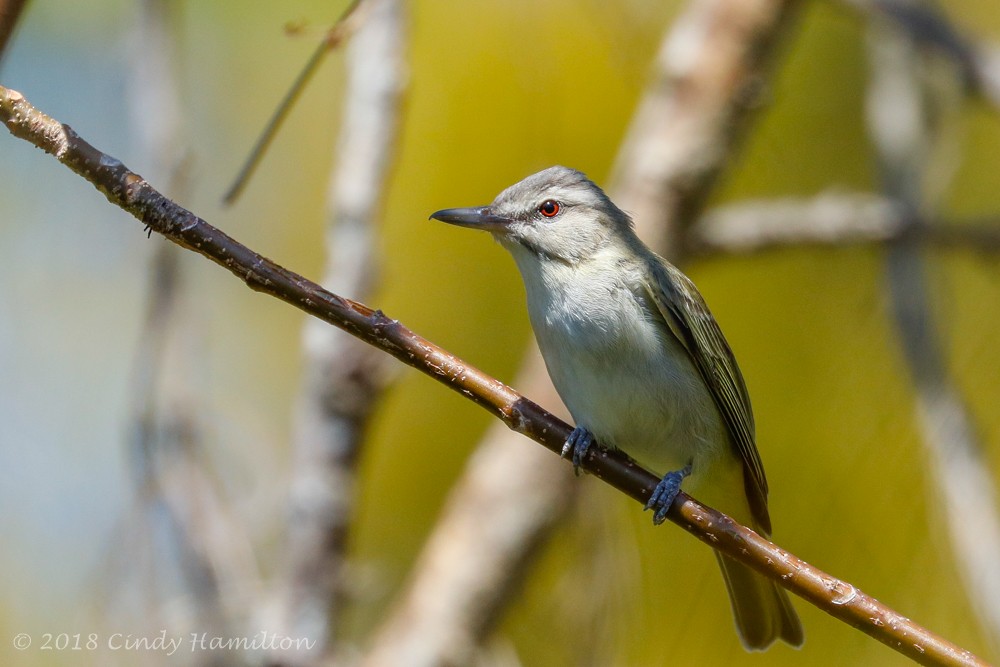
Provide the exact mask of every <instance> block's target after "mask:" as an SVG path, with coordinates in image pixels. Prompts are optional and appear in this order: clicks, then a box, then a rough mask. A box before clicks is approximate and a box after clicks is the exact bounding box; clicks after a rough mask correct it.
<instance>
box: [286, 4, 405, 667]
mask: <svg viewBox="0 0 1000 667" xmlns="http://www.w3.org/2000/svg"><path fill="white" fill-rule="evenodd" d="M366 5H367V7H368V14H367V16H366V19H365V21H364V23H363V24H362V25H361V27H360V28H359V29H358V31H357V32H356V33H355V34H354V35H353V37H352V39H351V42H350V45H349V47H348V50H347V58H346V60H347V71H348V81H347V86H346V90H345V94H344V96H345V109H344V117H343V123H342V125H341V128H340V139H339V141H338V145H337V151H336V152H337V155H336V160H335V164H336V167H335V169H334V170H333V173H332V174H331V183H330V188H329V192H330V200H329V202H328V215H327V230H326V250H327V263H328V265H327V269H326V273H325V275H324V276H323V281H322V284H323V285H324V286H325V287H326V288H327V289H330V290H336V291H339V292H342V293H345V294H351V295H354V296H357V297H358V298H365V297H367V296H369V295H370V294H371V293H372V291H373V290H374V288H375V283H376V281H377V276H378V261H377V256H376V247H377V243H376V238H377V237H376V235H377V222H378V219H379V217H380V213H381V202H382V201H383V200H384V190H385V185H386V183H387V181H388V175H389V170H390V167H391V166H392V164H393V157H394V153H395V149H396V136H397V129H398V126H399V110H400V106H401V104H402V96H403V90H404V88H405V76H406V75H405V54H404V51H405V48H406V40H405V35H404V33H405V32H406V29H405V20H404V16H403V5H402V2H400V0H366ZM303 350H304V355H305V363H304V364H303V366H304V369H305V370H304V376H303V379H302V387H301V394H300V397H299V401H298V414H297V416H296V423H295V438H294V447H295V456H294V462H293V470H292V475H293V479H292V483H291V498H290V502H289V504H290V508H289V517H290V519H289V526H288V529H289V533H288V543H287V551H286V553H287V554H288V556H287V563H286V568H285V572H284V574H283V581H282V582H281V586H282V590H281V591H280V597H281V599H280V602H279V606H278V609H277V610H276V611H277V616H278V618H277V619H275V620H274V621H273V622H268V623H267V627H274V628H277V629H278V631H280V633H281V634H283V635H285V636H291V637H309V638H311V639H313V640H315V641H316V642H317V646H316V647H315V648H314V649H312V650H310V651H284V652H282V653H281V654H280V655H275V656H272V659H273V660H276V661H279V662H280V663H281V664H285V665H304V664H314V663H316V662H318V661H319V660H320V658H321V656H322V655H323V654H325V653H328V652H330V651H333V650H335V649H336V646H335V639H336V637H337V635H338V634H339V633H338V629H339V626H340V610H341V607H342V606H343V603H344V602H345V590H346V588H347V586H345V564H346V559H347V554H346V551H347V542H348V537H349V531H350V527H351V523H352V522H353V520H354V516H355V495H356V494H355V489H356V486H357V483H356V473H357V470H356V468H357V461H358V458H359V454H360V450H361V447H362V445H363V442H364V439H365V436H366V434H367V431H368V422H369V417H370V416H371V414H372V412H373V410H374V409H375V407H376V404H377V403H378V401H379V399H380V397H381V395H382V394H383V390H384V388H385V384H386V382H387V376H388V374H389V371H388V368H387V362H389V361H390V360H389V359H388V358H387V357H386V356H385V355H383V354H380V353H379V351H378V350H377V349H375V348H373V347H371V346H370V345H365V344H364V343H363V342H361V341H360V340H358V339H357V338H354V337H352V336H348V335H347V334H345V333H344V332H342V331H339V330H337V329H335V328H333V327H330V326H327V325H326V324H325V323H323V322H321V321H319V320H317V319H314V318H309V319H308V320H307V321H306V323H305V328H304V331H303Z"/></svg>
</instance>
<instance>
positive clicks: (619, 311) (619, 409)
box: [531, 293, 729, 477]
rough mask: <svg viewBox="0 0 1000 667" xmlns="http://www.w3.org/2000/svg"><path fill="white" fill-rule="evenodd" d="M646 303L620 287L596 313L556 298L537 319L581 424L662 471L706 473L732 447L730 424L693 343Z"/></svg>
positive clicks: (552, 368) (550, 363) (546, 352)
mask: <svg viewBox="0 0 1000 667" xmlns="http://www.w3.org/2000/svg"><path fill="white" fill-rule="evenodd" d="M611 304H617V307H615V308H613V307H611ZM645 308H646V304H645V303H643V302H642V301H641V300H639V299H636V298H635V297H632V296H631V295H623V294H621V293H619V295H618V297H617V298H615V299H610V298H609V299H608V300H607V301H606V302H605V303H603V304H600V303H599V304H595V307H594V308H593V312H590V313H585V312H581V310H582V309H581V308H579V307H577V308H575V309H573V308H570V307H568V306H567V305H566V302H563V303H562V304H553V303H551V302H550V303H549V304H546V308H545V309H544V311H543V312H533V313H532V314H531V315H532V325H533V327H534V329H535V335H536V338H537V339H538V344H539V347H540V349H541V351H542V356H543V357H544V359H545V363H546V366H547V367H548V370H549V375H550V376H551V377H552V381H553V384H555V387H556V390H557V391H558V392H559V395H560V397H561V398H562V399H563V402H564V403H565V404H566V407H567V408H568V409H569V411H570V413H571V414H572V415H573V419H574V420H575V421H576V424H577V425H578V426H583V427H584V428H586V429H588V430H589V431H590V432H591V433H593V434H594V436H595V437H596V438H597V440H598V442H600V443H601V444H602V445H604V446H610V447H616V448H618V449H621V450H622V451H624V452H625V453H627V454H628V455H629V456H631V457H632V458H634V459H636V460H637V461H638V462H639V463H640V464H641V465H643V466H644V467H647V468H649V469H650V470H651V471H652V472H655V473H657V474H659V475H662V474H664V473H666V472H668V471H671V470H678V469H680V468H682V467H683V466H685V465H686V464H688V463H692V464H693V467H694V469H695V475H694V477H700V475H698V474H697V473H698V472H700V471H701V470H703V469H704V468H706V467H711V465H712V464H713V463H714V462H715V461H717V460H718V459H719V458H720V455H721V454H723V453H725V452H728V451H729V441H728V435H727V431H726V427H725V424H724V423H723V421H722V417H721V415H720V413H719V411H718V408H717V406H716V405H715V402H714V400H713V399H712V396H711V394H710V392H709V390H708V388H707V386H706V385H705V383H704V380H703V379H702V377H701V375H700V373H699V372H698V369H697V368H696V367H695V366H694V363H693V362H692V361H691V359H690V357H689V356H688V354H687V351H686V350H685V349H684V348H683V346H682V345H681V344H680V342H679V341H677V340H676V338H674V336H673V335H672V334H671V333H670V332H669V330H668V329H667V328H666V325H665V324H664V323H663V322H662V320H659V319H657V318H656V317H653V316H651V315H650V314H649V313H648V312H646V311H645ZM722 458H726V457H722Z"/></svg>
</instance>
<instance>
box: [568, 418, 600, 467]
mask: <svg viewBox="0 0 1000 667" xmlns="http://www.w3.org/2000/svg"><path fill="white" fill-rule="evenodd" d="M593 444H594V434H593V433H591V432H590V431H588V430H587V429H585V428H583V427H582V426H577V427H576V428H574V429H573V432H572V433H570V434H569V437H568V438H566V444H565V445H563V448H562V457H563V458H564V459H565V458H570V455H572V459H573V472H575V473H576V474H577V475H579V474H580V464H581V463H583V457H584V456H586V455H587V451H588V450H590V446H591V445H593Z"/></svg>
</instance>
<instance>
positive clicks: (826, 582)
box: [0, 86, 986, 667]
mask: <svg viewBox="0 0 1000 667" xmlns="http://www.w3.org/2000/svg"><path fill="white" fill-rule="evenodd" d="M0 119H2V120H3V122H4V124H5V125H6V126H7V128H8V130H9V131H10V132H11V134H13V135H14V136H16V137H19V138H22V139H24V140H26V141H29V142H30V143H32V144H34V145H35V146H37V147H38V148H41V149H42V150H44V151H46V152H47V153H50V154H52V155H53V156H55V157H56V159H57V160H59V161H60V162H61V163H63V164H64V165H66V166H67V167H69V168H70V169H71V170H72V171H74V172H75V173H77V174H78V175H80V176H82V177H83V178H84V179H85V180H87V181H88V182H90V183H91V184H92V185H94V186H95V187H96V188H97V189H98V190H99V191H100V192H101V193H102V194H104V196H105V197H107V199H108V201H110V202H111V203H112V204H114V205H116V206H119V207H120V208H122V209H123V210H125V211H127V212H128V213H131V214H132V215H133V216H134V217H136V218H137V219H138V220H140V221H141V222H143V223H145V225H146V228H147V229H148V230H150V232H153V231H155V232H157V233H159V234H162V235H164V236H165V237H167V238H168V239H169V240H171V241H173V242H174V243H177V244H179V245H181V246H183V247H185V248H188V249H190V250H193V251H195V252H197V253H199V254H201V255H204V256H205V257H206V258H208V259H210V260H211V261H213V262H215V263H216V264H218V265H219V266H221V267H223V268H224V269H226V270H228V271H229V272H230V273H232V274H233V275H235V276H236V277H238V278H239V279H240V280H242V281H243V282H245V283H246V284H247V286H249V287H250V288H251V289H253V290H255V291H259V292H263V293H265V294H269V295H271V296H273V297H275V298H277V299H280V300H282V301H284V302H286V303H288V304H290V305H292V306H295V307H296V308H299V309H300V310H302V311H304V312H306V313H309V314H310V315H313V316H315V317H318V318H319V319H321V320H323V321H325V322H328V323H330V324H333V325H334V326H337V327H339V328H341V329H343V330H344V331H347V332H348V333H350V334H352V335H354V336H356V337H358V338H360V339H361V340H364V341H365V342H367V343H369V344H371V345H374V346H375V347H378V348H379V349H381V350H382V351H384V352H386V353H387V354H390V355H392V356H393V357H395V358H396V359H398V360H400V361H402V362H403V363H404V364H406V365H408V366H411V367H413V368H416V369H417V370H419V371H421V372H422V373H424V374H426V375H428V376H430V377H432V378H434V379H435V380H437V381H438V382H440V383H442V384H444V385H445V386H447V387H449V388H451V389H452V390H453V391H456V392H458V393H460V394H462V395H463V396H465V397H466V398H468V399H469V400H471V401H473V402H475V403H476V404H478V405H479V406H481V407H482V408H484V409H485V410H487V411H488V412H489V413H491V414H492V415H494V416H495V417H497V418H498V419H500V420H502V421H503V422H504V423H505V424H506V425H507V426H508V427H509V428H511V429H512V430H514V431H516V432H518V433H521V434H523V435H525V436H527V437H529V438H531V439H532V440H535V441H536V442H538V443H539V444H541V445H543V446H545V447H546V448H548V449H549V450H551V451H552V452H554V453H556V454H558V453H559V452H561V450H562V445H563V442H564V441H565V440H566V438H567V437H568V436H569V434H570V427H569V426H568V425H567V424H566V423H565V422H563V421H561V420H559V419H557V418H556V417H555V416H554V415H552V414H551V413H549V412H547V411H545V410H544V409H542V408H541V407H540V406H538V405H537V404H536V403H533V402H532V401H530V400H529V399H527V398H525V397H524V396H522V395H521V394H519V393H517V392H516V391H514V390H513V389H511V388H510V387H508V386H507V385H505V384H503V383H502V382H500V381H499V380H496V379H495V378H492V377H490V376H488V375H486V374H485V373H483V372H481V371H479V370H478V369H476V368H474V367H472V366H470V365H469V364H467V363H466V362H464V361H462V360H461V359H459V358H458V357H456V356H454V355H452V354H451V353H449V352H447V351H446V350H444V349H442V348H440V347H438V346H437V345H435V344H434V343H432V342H430V341H428V340H426V339H424V338H421V337H420V336H418V335H417V334H415V333H414V332H412V331H410V330H409V329H407V328H406V327H405V326H403V325H402V324H401V323H400V322H398V321H396V320H392V319H390V318H389V317H387V316H386V315H385V314H383V313H382V312H381V311H379V310H372V309H371V308H369V307H367V306H365V305H364V304H361V303H358V302H356V301H352V300H350V299H346V298H343V297H340V296H338V295H336V294H333V293H331V292H329V291H327V290H325V289H323V288H322V287H320V286H319V285H317V284H316V283H314V282H312V281H310V280H308V279H306V278H304V277H303V276H300V275H298V274H296V273H294V272H292V271H289V270H288V269H285V268H283V267H281V266H279V265H278V264H275V263H274V262H272V261H271V260H269V259H267V258H265V257H262V256H261V255H258V254H257V253H255V252H253V251H252V250H250V249H249V248H247V247H246V246H244V245H243V244H241V243H239V242H238V241H236V240H235V239H233V238H231V237H229V236H228V235H226V234H225V233H224V232H222V231H220V230H218V229H216V228H215V227H212V226H211V225H209V224H208V223H207V222H205V221H204V220H202V219H201V218H199V217H197V216H196V215H194V214H193V213H191V212H190V211H188V210H186V209H184V208H182V207H180V206H178V205H177V204H175V203H174V202H172V201H171V200H169V199H167V198H166V197H164V196H163V195H162V194H160V193H159V192H157V191H156V190H155V189H154V188H153V187H152V186H151V185H149V184H148V183H147V182H146V181H145V180H143V178H142V177H141V176H139V175H138V174H136V173H135V172H132V171H130V170H129V169H128V168H127V167H125V165H123V164H122V163H121V162H120V161H119V160H117V159H115V158H114V157H112V156H110V155H107V154H106V153H103V152H101V151H99V150H98V149H96V148H94V147H93V146H91V145H90V144H88V143H87V142H86V141H84V140H83V139H82V138H80V136H79V135H77V133H76V132H74V131H73V130H72V128H70V127H69V126H67V125H63V124H62V123H60V122H59V121H57V120H55V119H53V118H50V117H48V116H46V115H45V114H43V113H42V112H40V111H38V110H37V109H35V108H34V107H33V106H31V104H29V103H28V101H27V100H25V99H24V97H23V96H22V95H21V94H20V93H18V92H16V91H12V90H9V89H7V88H4V87H2V86H0ZM583 467H584V469H585V470H586V471H587V472H589V473H591V474H593V475H595V476H596V477H598V478H599V479H602V480H603V481H605V482H606V483H608V484H610V485H611V486H613V487H615V488H616V489H618V490H619V491H622V492H623V493H625V494H626V495H628V496H630V497H631V498H633V499H635V500H638V501H639V502H643V503H644V502H645V501H646V500H647V499H648V498H649V494H650V491H651V489H653V488H654V487H655V485H656V484H657V482H658V481H659V480H658V478H657V477H656V476H655V475H653V474H652V473H650V472H649V471H647V470H643V469H642V468H641V467H639V466H638V465H636V464H635V462H634V461H631V460H630V459H629V458H628V457H626V456H624V455H623V454H621V453H618V452H609V451H595V452H593V453H592V454H591V455H589V456H588V457H587V459H586V461H585V462H584V466H583ZM668 518H669V519H670V520H671V521H672V522H673V523H675V524H677V525H678V526H680V527H682V528H684V529H685V530H686V531H688V532H689V533H691V534H692V535H693V536H695V537H697V538H698V539H699V540H701V541H702V542H704V543H706V544H708V545H709V546H711V547H712V548H714V549H717V550H719V551H720V552H722V553H725V554H727V555H729V556H731V557H732V558H734V559H736V560H738V561H740V562H742V563H745V564H747V565H748V566H750V567H752V568H754V569H755V570H757V571H758V572H761V573H762V574H764V575H765V576H768V577H771V578H772V579H773V580H775V581H776V582H778V583H779V584H780V585H782V586H784V587H785V588H787V589H788V590H789V591H791V592H793V593H795V594H796V595H799V596H800V597H802V598H804V599H806V600H808V601H809V602H811V603H812V604H814V605H816V606H817V607H819V608H820V609H822V610H823V611H825V612H827V613H828V614H830V615H831V616H833V617H835V618H838V619H840V620H842V621H844V622H845V623H847V624H849V625H851V626H852V627H854V628H857V629H859V630H861V631H862V632H864V633H865V634H867V635H869V636H871V637H873V638H875V639H877V640H879V641H880V642H882V643H884V644H886V645H887V646H889V647H890V648H892V649H894V650H896V651H898V652H900V653H902V654H903V655H905V656H907V657H909V658H911V659H913V660H914V661H916V662H918V663H920V664H923V665H966V666H977V667H986V663H985V662H984V661H983V660H981V659H980V658H978V657H976V656H974V655H973V654H971V653H970V652H968V651H966V650H963V649H961V648H959V647H958V646H956V645H954V644H952V643H950V642H948V641H947V640H945V639H943V638H941V637H938V636H937V635H934V634H933V633H931V632H930V631H928V630H927V629H925V628H923V627H921V626H920V625H918V624H916V623H914V622H913V621H911V620H909V619H908V618H906V617H904V616H902V615H900V614H899V613H897V612H896V611H894V610H893V609H891V608H890V607H888V606H886V605H884V604H882V603H880V602H878V601H877V600H875V599H874V598H872V597H870V596H868V595H866V594H865V593H862V592H861V591H860V590H859V589H857V588H856V587H854V586H853V585H851V584H850V583H848V582H846V581H843V580H840V579H837V578H835V577H833V576H831V575H829V574H827V573H825V572H823V571H822V570H819V569H818V568H815V567H813V566H811V565H809V564H808V563H806V562H805V561H803V560H802V559H800V558H798V557H797V556H794V555H792V554H790V553H788V552H787V551H785V550H784V549H781V548H780V547H778V546H776V545H775V544H773V543H772V542H770V541H768V540H766V539H764V538H763V537H761V536H760V535H758V534H757V533H755V532H753V531H752V530H750V529H749V528H746V527H745V526H741V525H740V524H738V523H736V522H734V521H733V520H732V519H730V518H729V517H727V516H725V515H724V514H722V513H721V512H718V511H716V510H713V509H711V508H709V507H706V506H704V505H702V504H701V503H699V502H698V501H696V500H695V499H693V498H692V497H691V496H689V495H687V494H686V493H683V492H681V493H679V494H678V496H677V499H676V500H675V501H674V504H673V506H672V507H671V508H670V512H669V514H668Z"/></svg>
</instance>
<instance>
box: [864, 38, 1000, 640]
mask: <svg viewBox="0 0 1000 667" xmlns="http://www.w3.org/2000/svg"><path fill="white" fill-rule="evenodd" d="M869 44H870V47H869V52H870V59H871V83H870V84H869V90H868V122H869V132H870V134H871V137H872V141H873V143H874V145H875V147H876V149H877V151H878V158H879V163H880V166H881V175H882V180H883V184H884V188H885V191H886V194H887V196H889V197H891V198H892V199H893V200H894V201H896V202H897V206H898V208H899V209H900V211H901V215H900V222H901V224H902V225H903V226H904V227H905V228H906V229H913V230H920V229H924V228H926V227H927V226H928V224H929V223H928V220H929V219H930V218H931V217H932V216H933V215H934V211H935V210H936V208H937V207H938V202H939V199H940V198H941V196H942V195H943V193H944V192H945V190H946V187H947V185H948V183H949V182H950V180H951V169H950V168H949V166H950V165H949V161H948V159H947V150H948V148H949V146H948V145H947V142H949V141H951V140H953V137H952V136H951V135H949V134H947V133H946V132H945V129H946V123H947V121H948V120H950V116H951V115H953V113H954V111H953V109H952V108H949V105H952V106H954V104H955V100H956V97H957V94H956V91H957V89H958V85H957V82H956V81H955V79H954V76H955V71H956V70H955V69H954V68H953V67H949V66H947V65H948V63H946V64H945V66H942V63H941V62H940V59H935V55H934V54H931V53H925V52H921V51H919V50H918V49H917V44H916V43H915V42H914V41H913V39H912V38H911V37H910V34H909V33H907V32H903V31H900V30H898V29H896V27H895V26H892V25H890V24H886V23H885V22H880V21H873V22H872V25H871V27H870V34H869ZM928 274H929V271H928V267H927V265H926V262H925V261H924V257H923V254H922V253H921V248H920V246H919V245H918V244H916V243H913V242H911V241H910V240H909V239H907V238H906V237H905V236H904V237H903V238H902V240H901V241H900V242H898V243H894V244H892V245H890V246H889V251H888V254H887V256H886V280H887V283H888V292H889V298H890V304H891V309H892V316H893V318H894V320H895V324H896V331H897V334H898V336H899V342H900V346H901V348H902V352H903V358H904V360H905V362H906V365H907V367H908V368H909V371H910V376H911V378H912V380H913V384H914V389H915V391H916V401H917V404H916V409H917V416H918V424H919V426H920V429H921V433H922V435H923V444H924V446H925V449H926V451H927V455H928V458H929V461H930V465H929V466H928V468H929V471H930V473H931V477H932V479H933V480H934V481H935V485H936V490H937V492H938V493H939V494H940V496H941V498H942V500H943V509H944V520H945V522H946V525H947V528H948V535H949V536H950V538H951V542H952V545H951V546H952V551H953V552H954V554H955V561H956V564H957V565H958V567H959V571H960V574H961V576H962V580H963V582H964V584H965V590H966V594H967V595H968V597H969V599H970V600H971V602H972V604H973V606H974V607H975V608H976V610H977V618H979V619H980V621H981V622H982V623H983V624H984V625H985V628H986V630H987V636H992V637H994V638H1000V502H998V501H1000V495H998V493H997V490H996V488H995V487H994V483H993V479H992V475H991V473H990V466H989V462H988V461H987V459H986V456H985V455H984V453H983V449H982V445H981V443H980V442H979V436H978V433H977V429H976V427H975V425H974V424H975V420H974V417H973V415H972V413H971V410H970V409H969V407H968V405H967V403H966V401H965V399H964V398H963V397H962V395H961V393H960V392H959V390H958V388H957V386H956V385H955V383H954V381H953V380H952V379H951V377H950V373H949V371H948V364H947V362H946V361H945V356H944V348H943V341H942V333H941V327H939V325H938V324H937V323H936V322H935V317H934V313H933V309H932V307H931V296H930V290H929V276H928Z"/></svg>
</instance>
